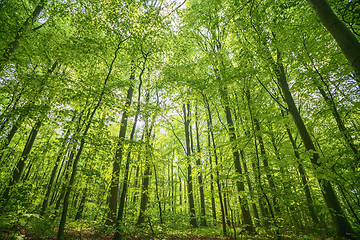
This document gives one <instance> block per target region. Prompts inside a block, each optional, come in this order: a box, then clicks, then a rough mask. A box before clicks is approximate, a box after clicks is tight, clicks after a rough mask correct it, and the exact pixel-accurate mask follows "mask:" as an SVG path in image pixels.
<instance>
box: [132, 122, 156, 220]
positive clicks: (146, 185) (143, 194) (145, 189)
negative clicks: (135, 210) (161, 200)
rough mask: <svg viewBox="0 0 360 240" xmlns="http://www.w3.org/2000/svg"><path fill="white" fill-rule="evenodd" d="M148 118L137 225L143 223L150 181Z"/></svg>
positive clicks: (150, 158)
mask: <svg viewBox="0 0 360 240" xmlns="http://www.w3.org/2000/svg"><path fill="white" fill-rule="evenodd" d="M148 121H149V120H148V118H147V119H146V121H145V131H146V134H145V137H146V145H145V170H144V173H143V176H142V178H143V180H142V184H141V199H140V211H139V217H138V220H137V222H136V225H137V226H140V225H141V224H143V223H145V211H146V207H147V203H148V201H149V192H148V191H149V182H150V175H151V161H152V150H151V146H150V136H151V131H152V126H151V127H150V129H149V128H148Z"/></svg>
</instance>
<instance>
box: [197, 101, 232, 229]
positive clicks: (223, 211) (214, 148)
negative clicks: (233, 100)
mask: <svg viewBox="0 0 360 240" xmlns="http://www.w3.org/2000/svg"><path fill="white" fill-rule="evenodd" d="M203 98H204V102H205V105H206V108H207V113H208V122H207V123H208V129H209V132H210V135H211V140H212V145H213V151H214V158H215V168H216V185H217V188H218V193H219V201H220V210H221V222H222V230H223V234H224V235H226V234H227V229H226V219H225V209H224V203H223V197H222V194H221V185H220V174H219V170H218V166H219V165H218V156H217V151H216V145H215V137H214V131H213V123H212V115H211V111H210V105H209V101H208V100H207V98H206V96H205V95H203Z"/></svg>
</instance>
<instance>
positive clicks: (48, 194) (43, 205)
mask: <svg viewBox="0 0 360 240" xmlns="http://www.w3.org/2000/svg"><path fill="white" fill-rule="evenodd" d="M74 120H75V115H74V116H73V118H72V119H71V122H73V121H74ZM69 134H70V129H68V130H67V132H66V134H65V137H64V139H63V141H62V145H61V147H60V149H59V155H58V157H57V158H56V161H55V164H54V167H53V169H52V171H51V176H50V181H49V183H48V185H47V188H46V193H45V196H44V201H43V203H42V205H41V210H40V216H43V215H44V213H45V211H46V209H47V206H48V202H49V197H50V192H51V189H52V187H53V184H54V180H55V177H56V172H57V169H58V166H59V163H60V161H61V159H62V157H63V155H64V153H65V147H66V143H67V140H68V137H69Z"/></svg>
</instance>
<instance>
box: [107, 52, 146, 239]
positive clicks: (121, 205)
mask: <svg viewBox="0 0 360 240" xmlns="http://www.w3.org/2000/svg"><path fill="white" fill-rule="evenodd" d="M145 62H146V59H145ZM144 70H145V63H144V68H143V69H142V72H141V73H140V77H139V79H140V82H139V91H138V92H139V93H138V105H137V109H136V116H135V120H134V125H133V127H132V130H131V134H130V142H131V141H133V140H134V135H135V131H136V124H137V121H138V118H139V114H140V106H141V85H142V79H141V76H142V74H143V72H144ZM130 101H131V99H130ZM124 135H125V134H124ZM131 151H132V145H131V144H130V146H129V149H128V155H127V158H126V162H125V172H124V181H123V184H124V186H123V188H122V191H121V196H120V203H119V211H118V217H117V222H116V227H119V224H120V223H121V222H122V221H123V214H124V209H125V198H126V195H127V189H128V185H129V171H130V160H131ZM116 239H120V233H119V232H118V231H116V232H115V236H114V240H116Z"/></svg>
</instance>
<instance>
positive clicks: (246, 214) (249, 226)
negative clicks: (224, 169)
mask: <svg viewBox="0 0 360 240" xmlns="http://www.w3.org/2000/svg"><path fill="white" fill-rule="evenodd" d="M220 95H221V98H222V100H223V101H224V103H225V109H224V110H225V115H226V120H227V125H228V129H229V131H228V133H229V138H230V142H231V143H232V154H233V161H234V166H235V172H236V174H237V175H238V177H237V179H238V180H237V181H236V185H237V188H238V192H239V199H240V205H241V213H242V217H243V221H244V224H246V227H245V229H246V231H248V232H250V233H253V232H255V229H254V226H253V223H252V220H251V215H250V211H249V206H248V202H247V200H246V198H242V197H241V194H242V193H244V192H245V185H244V182H243V181H242V168H241V164H240V156H239V151H238V150H237V146H236V132H235V126H234V123H233V120H232V116H231V111H230V107H229V104H230V102H229V97H228V94H227V89H226V88H225V87H223V88H221V89H220Z"/></svg>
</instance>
